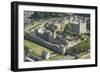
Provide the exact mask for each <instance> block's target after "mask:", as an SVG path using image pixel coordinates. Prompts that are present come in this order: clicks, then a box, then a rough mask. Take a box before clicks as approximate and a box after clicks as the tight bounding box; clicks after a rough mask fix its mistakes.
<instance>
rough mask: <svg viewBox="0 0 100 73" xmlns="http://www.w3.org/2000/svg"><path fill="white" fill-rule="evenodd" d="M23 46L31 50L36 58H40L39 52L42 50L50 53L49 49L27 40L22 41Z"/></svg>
mask: <svg viewBox="0 0 100 73" xmlns="http://www.w3.org/2000/svg"><path fill="white" fill-rule="evenodd" d="M24 45H25V46H27V47H28V48H29V49H32V52H33V53H35V55H37V56H40V55H41V52H42V51H44V50H45V51H48V52H50V53H52V51H50V50H49V49H47V48H45V47H43V46H40V45H38V44H36V43H34V42H31V41H28V40H24Z"/></svg>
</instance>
